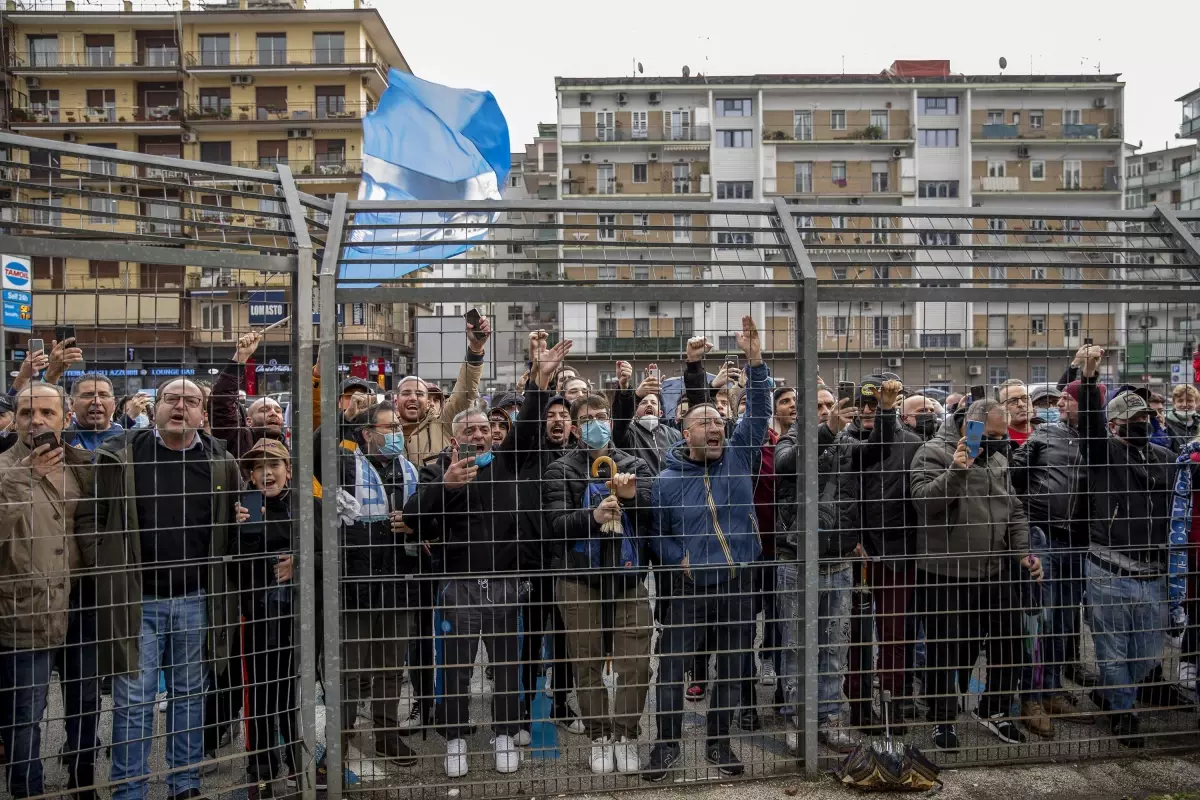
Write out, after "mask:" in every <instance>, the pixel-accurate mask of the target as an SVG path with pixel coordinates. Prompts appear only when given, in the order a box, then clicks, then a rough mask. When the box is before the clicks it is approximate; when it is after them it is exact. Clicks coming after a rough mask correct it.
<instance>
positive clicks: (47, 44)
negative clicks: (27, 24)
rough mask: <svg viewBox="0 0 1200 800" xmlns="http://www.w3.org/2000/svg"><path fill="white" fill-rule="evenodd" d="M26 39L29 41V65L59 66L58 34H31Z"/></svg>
mask: <svg viewBox="0 0 1200 800" xmlns="http://www.w3.org/2000/svg"><path fill="white" fill-rule="evenodd" d="M26 41H27V42H28V43H29V66H31V67H57V66H58V37H57V36H29V37H27V39H26Z"/></svg>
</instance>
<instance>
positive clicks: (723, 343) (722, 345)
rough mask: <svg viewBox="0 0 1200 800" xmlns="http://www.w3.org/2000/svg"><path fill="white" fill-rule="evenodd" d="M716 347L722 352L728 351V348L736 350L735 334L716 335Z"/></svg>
mask: <svg viewBox="0 0 1200 800" xmlns="http://www.w3.org/2000/svg"><path fill="white" fill-rule="evenodd" d="M717 349H718V350H720V351H722V352H728V351H730V350H737V349H738V344H737V337H736V336H728V335H721V336H718V337H717Z"/></svg>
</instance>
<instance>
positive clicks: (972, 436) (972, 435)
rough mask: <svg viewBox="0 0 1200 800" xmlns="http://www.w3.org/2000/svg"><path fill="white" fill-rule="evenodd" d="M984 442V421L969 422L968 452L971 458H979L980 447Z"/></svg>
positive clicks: (971, 420)
mask: <svg viewBox="0 0 1200 800" xmlns="http://www.w3.org/2000/svg"><path fill="white" fill-rule="evenodd" d="M982 441H983V420H981V419H969V420H967V452H968V453H970V455H971V458H978V457H979V445H980V443H981V442H982Z"/></svg>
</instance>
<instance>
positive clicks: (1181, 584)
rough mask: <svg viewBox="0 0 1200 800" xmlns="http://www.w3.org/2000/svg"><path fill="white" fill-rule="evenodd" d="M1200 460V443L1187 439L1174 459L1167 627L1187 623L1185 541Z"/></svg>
mask: <svg viewBox="0 0 1200 800" xmlns="http://www.w3.org/2000/svg"><path fill="white" fill-rule="evenodd" d="M1193 456H1196V461H1200V442H1188V443H1187V444H1185V445H1184V446H1183V449H1182V450H1181V451H1180V453H1179V458H1178V459H1176V463H1177V464H1178V467H1179V468H1178V470H1176V473H1175V496H1174V497H1172V498H1171V537H1170V549H1169V555H1168V556H1167V597H1168V599H1169V602H1170V606H1169V607H1170V626H1171V629H1172V630H1182V629H1183V628H1184V627H1185V626H1186V625H1187V612H1186V611H1185V610H1184V607H1183V601H1184V600H1185V599H1186V597H1187V541H1188V530H1189V529H1190V528H1191V526H1192V464H1193V458H1192V457H1193Z"/></svg>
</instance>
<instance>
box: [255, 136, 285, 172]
mask: <svg viewBox="0 0 1200 800" xmlns="http://www.w3.org/2000/svg"><path fill="white" fill-rule="evenodd" d="M286 163H288V143H287V139H274V140H263V141H260V142H259V143H258V165H259V166H260V167H273V166H275V165H276V164H286Z"/></svg>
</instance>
